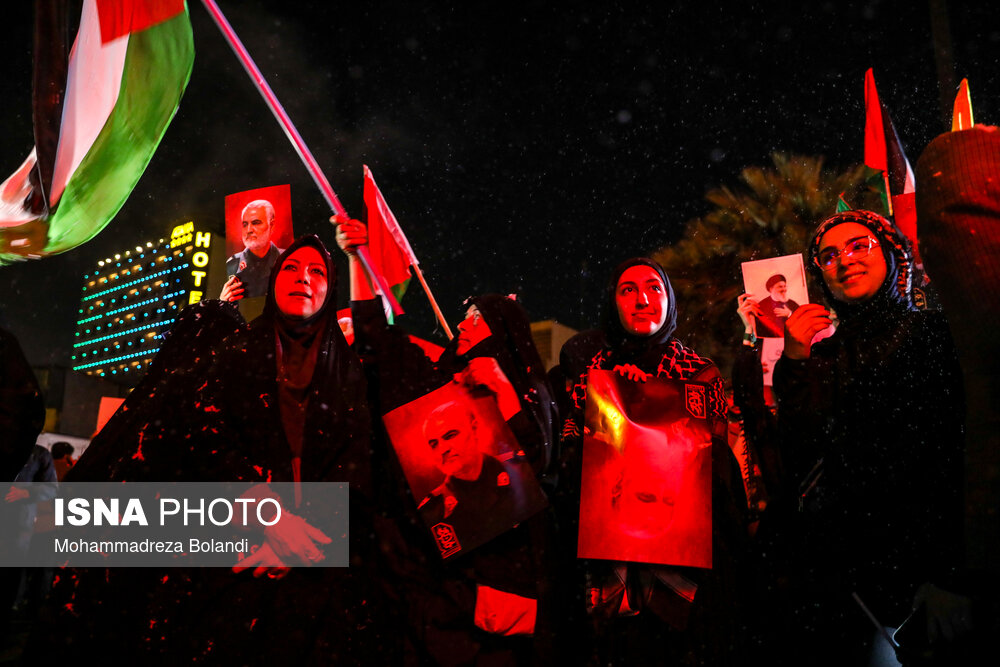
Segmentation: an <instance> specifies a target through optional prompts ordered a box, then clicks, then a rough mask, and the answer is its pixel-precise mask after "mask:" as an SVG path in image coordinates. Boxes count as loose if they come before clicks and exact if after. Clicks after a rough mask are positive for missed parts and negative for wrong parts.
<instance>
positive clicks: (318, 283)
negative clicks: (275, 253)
mask: <svg viewBox="0 0 1000 667" xmlns="http://www.w3.org/2000/svg"><path fill="white" fill-rule="evenodd" d="M326 289H327V275H326V262H324V261H323V257H322V256H321V255H320V254H319V251H317V250H316V249H315V248H312V247H309V246H304V247H302V248H299V249H298V250H296V251H295V252H293V253H292V254H291V255H289V256H288V257H286V258H285V261H284V262H282V264H281V269H280V270H279V271H278V276H277V278H276V279H275V281H274V300H275V302H276V303H277V305H278V310H280V311H281V312H282V313H283V314H285V315H286V316H288V317H291V318H295V319H306V318H308V317H312V316H313V315H315V314H316V313H317V312H319V309H320V308H322V307H323V303H324V302H325V301H326Z"/></svg>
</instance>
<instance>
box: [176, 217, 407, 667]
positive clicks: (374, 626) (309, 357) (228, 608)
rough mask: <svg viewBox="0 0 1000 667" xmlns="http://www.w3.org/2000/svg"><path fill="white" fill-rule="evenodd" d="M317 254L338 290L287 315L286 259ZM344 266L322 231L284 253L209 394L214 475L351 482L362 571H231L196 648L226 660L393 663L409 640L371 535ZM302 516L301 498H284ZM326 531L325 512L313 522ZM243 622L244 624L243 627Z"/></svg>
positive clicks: (193, 639) (354, 558) (219, 583)
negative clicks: (393, 617) (278, 575)
mask: <svg viewBox="0 0 1000 667" xmlns="http://www.w3.org/2000/svg"><path fill="white" fill-rule="evenodd" d="M304 247H311V248H314V249H315V250H316V251H317V252H318V253H319V255H320V256H321V257H322V258H323V260H324V262H325V264H326V271H327V280H328V289H327V298H326V301H325V302H324V303H323V305H322V306H321V308H320V310H319V311H318V312H317V313H315V314H314V315H313V316H311V317H310V318H308V319H306V320H296V319H292V318H289V317H286V316H285V315H283V314H282V313H281V311H280V310H279V308H278V305H277V302H276V300H275V294H274V286H275V280H276V277H277V275H278V272H279V271H280V270H281V267H282V264H283V263H284V261H285V260H286V259H287V258H288V257H289V256H290V255H291V254H292V253H294V252H295V251H296V250H299V249H300V248H304ZM335 294H336V268H335V266H334V264H333V262H332V260H331V258H330V255H329V253H328V252H327V251H326V248H325V247H324V246H323V244H322V243H321V242H320V241H319V239H318V238H316V237H315V236H305V237H302V238H300V239H298V240H297V241H295V243H293V244H292V245H291V246H290V247H289V248H288V249H287V250H285V252H284V253H283V254H282V256H281V258H280V259H279V261H278V262H277V263H276V264H275V266H274V269H273V271H272V273H271V278H270V282H269V290H268V294H267V300H266V303H265V306H264V312H263V314H262V315H261V316H260V317H258V318H257V319H256V320H254V321H253V322H252V323H251V324H250V327H249V329H247V330H245V331H241V332H239V333H238V334H236V335H234V336H231V337H230V338H229V339H227V340H226V342H225V343H224V345H223V349H222V350H221V351H220V352H219V354H218V358H217V361H216V363H215V365H214V367H213V368H212V369H211V371H210V372H209V374H208V378H207V384H206V388H205V390H204V391H203V392H202V394H201V396H200V397H199V401H200V407H201V409H202V410H203V411H204V413H205V416H204V417H203V419H202V422H203V423H205V422H208V421H210V420H212V419H214V420H215V421H216V422H217V424H218V428H217V430H218V433H217V434H215V435H213V437H212V438H211V439H212V440H213V441H214V449H218V450H219V451H220V452H221V454H220V455H219V456H217V457H215V459H214V460H213V463H214V464H215V465H216V466H217V467H216V468H214V469H211V470H205V471H203V474H205V475H206V476H207V477H211V478H216V479H220V480H222V479H224V480H242V479H248V480H257V481H274V482H298V481H302V482H348V483H349V484H350V507H351V513H350V539H351V545H350V547H351V566H350V567H349V568H304V567H297V568H293V569H292V571H291V572H290V573H289V574H288V576H287V577H285V578H284V579H282V580H278V581H274V580H268V579H266V578H264V579H259V580H255V579H252V577H250V576H248V574H243V575H240V576H239V577H236V576H234V575H232V574H230V573H226V576H222V577H215V578H214V579H213V580H211V581H210V582H208V583H207V584H206V586H205V590H203V591H202V594H205V595H210V596H211V598H212V604H211V605H207V606H206V607H205V608H203V609H199V610H194V613H193V614H192V621H193V622H192V623H191V626H192V628H193V629H192V630H191V631H190V634H191V636H190V638H189V640H188V641H189V642H190V645H191V651H192V652H194V653H204V652H205V651H210V652H211V655H214V656H215V657H216V659H223V656H226V659H230V658H231V659H234V660H237V661H238V660H248V661H254V662H263V661H267V660H275V661H278V662H284V663H300V662H305V663H308V664H312V663H315V664H321V663H323V664H330V663H337V664H371V662H372V661H376V662H381V661H383V660H384V661H389V662H391V661H392V660H393V656H394V655H395V654H394V652H393V647H394V646H396V645H397V643H398V642H397V641H396V640H395V633H394V631H389V630H388V628H387V622H386V621H385V615H387V614H388V613H389V612H390V609H389V608H388V607H387V606H386V604H385V602H384V601H383V600H382V597H381V590H380V587H379V585H378V584H379V581H378V579H377V576H376V572H375V568H376V565H377V563H376V561H377V555H376V549H375V545H374V542H373V540H372V538H371V535H372V531H373V525H372V516H371V498H372V489H373V482H372V471H371V431H370V417H369V413H368V407H367V402H366V397H365V395H366V382H365V377H364V371H363V369H362V367H361V363H360V361H359V360H358V358H357V356H356V355H355V354H354V352H353V351H352V350H351V349H350V347H349V346H348V344H347V341H346V340H345V339H344V336H343V333H342V332H341V330H340V327H339V325H338V323H337V318H336V307H335V305H334V298H335ZM282 501H283V504H284V505H285V507H286V509H288V510H289V511H292V512H294V513H299V512H296V509H295V506H294V505H295V503H294V499H293V498H283V499H282ZM303 516H304V518H305V519H306V520H307V521H310V523H315V524H316V525H317V527H319V528H321V529H323V527H324V525H325V524H324V523H323V521H324V519H325V517H322V516H312V515H310V514H308V513H306V514H304V515H303ZM233 626H236V627H238V628H240V631H237V632H234V631H233V630H232V628H233Z"/></svg>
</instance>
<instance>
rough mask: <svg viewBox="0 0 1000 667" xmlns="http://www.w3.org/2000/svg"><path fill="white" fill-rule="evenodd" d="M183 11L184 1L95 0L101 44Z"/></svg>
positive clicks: (150, 25)
mask: <svg viewBox="0 0 1000 667" xmlns="http://www.w3.org/2000/svg"><path fill="white" fill-rule="evenodd" d="M183 11H184V0H97V15H98V17H99V19H100V24H101V42H102V43H104V44H107V43H108V42H110V41H112V40H115V39H118V38H119V37H122V36H123V35H127V34H129V33H132V32H139V31H140V30H145V29H146V28H151V27H152V26H154V25H156V24H158V23H163V22H164V21H166V20H168V19H171V18H173V17H175V16H177V15H178V14H180V13H181V12H183Z"/></svg>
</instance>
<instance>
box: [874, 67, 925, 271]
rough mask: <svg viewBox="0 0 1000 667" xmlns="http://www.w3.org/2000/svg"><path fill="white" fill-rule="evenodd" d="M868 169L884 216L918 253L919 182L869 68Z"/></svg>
mask: <svg viewBox="0 0 1000 667" xmlns="http://www.w3.org/2000/svg"><path fill="white" fill-rule="evenodd" d="M865 166H866V167H868V168H869V169H870V170H871V175H870V176H869V179H868V181H869V183H872V184H873V185H874V188H875V189H876V190H878V191H879V192H880V193H881V194H882V196H883V202H884V205H885V207H886V211H885V213H886V214H887V215H889V216H891V217H892V219H893V222H895V223H896V226H897V227H899V230H900V231H901V232H902V233H903V234H905V235H906V237H907V238H909V240H910V243H911V244H912V245H913V248H914V252H916V248H917V211H916V202H915V197H916V195H915V194H914V193H915V183H916V179H915V178H914V174H913V168H912V167H911V166H910V161H909V160H907V159H906V153H905V152H903V145H902V143H900V141H899V135H898V134H896V128H895V126H893V124H892V118H891V117H890V116H889V110H888V109H886V108H885V106H884V105H883V104H882V102H881V101H880V100H879V97H878V91H877V90H876V89H875V75H874V74H873V73H872V70H871V69H870V68H869V69H868V71H867V72H865ZM917 261H918V263H919V262H920V260H919V258H918V260H917Z"/></svg>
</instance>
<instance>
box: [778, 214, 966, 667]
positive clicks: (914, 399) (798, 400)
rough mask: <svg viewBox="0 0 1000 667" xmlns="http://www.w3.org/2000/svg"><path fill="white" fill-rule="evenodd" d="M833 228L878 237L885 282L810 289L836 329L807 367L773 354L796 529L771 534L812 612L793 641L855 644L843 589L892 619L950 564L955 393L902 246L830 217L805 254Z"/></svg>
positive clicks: (953, 376) (957, 477)
mask: <svg viewBox="0 0 1000 667" xmlns="http://www.w3.org/2000/svg"><path fill="white" fill-rule="evenodd" d="M843 222H854V223H858V224H861V225H863V226H865V227H867V228H868V229H869V230H870V231H871V233H872V234H873V236H875V237H876V238H877V239H878V241H879V247H880V250H881V252H882V254H883V256H884V257H885V260H886V265H887V269H888V271H887V276H886V279H885V282H884V283H883V285H882V287H881V289H880V291H879V292H878V293H877V294H876V295H875V296H874V297H872V298H871V299H870V300H869V301H867V302H864V303H860V304H847V303H843V302H839V301H836V300H834V299H833V296H832V294H831V293H830V292H829V290H828V289H826V285H825V283H823V286H824V289H825V291H826V293H827V297H828V299H830V301H831V304H832V305H833V307H834V308H835V309H836V312H837V314H838V316H839V317H840V320H841V324H840V326H839V327H838V329H837V331H836V333H834V334H833V336H831V337H830V338H827V339H825V340H823V341H820V342H818V343H816V344H815V345H813V346H812V350H811V353H810V357H809V358H808V359H805V360H793V359H788V358H786V357H782V358H781V359H780V360H779V362H778V364H777V366H776V368H775V375H774V389H775V393H776V394H777V396H778V400H779V412H778V414H779V428H780V431H781V438H782V451H783V458H784V461H785V462H786V465H787V467H788V469H789V471H790V473H791V474H792V475H794V476H795V477H796V478H797V479H798V480H800V483H801V496H800V505H801V513H800V514H799V517H800V518H801V522H800V525H798V526H797V529H796V530H786V531H785V534H786V535H788V536H790V537H793V538H796V541H794V542H792V543H791V544H790V545H789V547H788V548H789V550H790V551H791V552H792V553H794V562H796V563H798V564H799V566H800V567H799V569H798V571H797V573H796V577H795V580H794V583H793V586H794V587H795V589H796V590H795V594H796V595H797V596H798V597H799V600H800V605H801V608H802V609H804V610H809V609H813V610H815V609H822V612H821V614H820V616H821V617H819V618H817V615H816V614H812V615H809V614H808V613H806V612H803V614H805V615H804V616H802V617H800V618H798V619H796V622H797V623H798V624H799V625H801V626H803V627H802V628H800V629H801V630H802V632H800V633H799V635H798V636H800V637H805V636H811V635H807V634H804V633H816V635H815V636H820V637H826V638H835V639H836V640H837V643H838V646H847V645H853V646H857V641H854V642H852V641H851V639H856V637H857V635H858V634H862V635H864V636H867V635H868V634H870V628H869V627H867V625H866V620H865V618H864V617H863V616H862V615H861V614H860V613H859V612H858V609H857V608H856V606H855V604H854V603H853V602H852V600H851V599H850V597H849V596H850V594H851V592H852V591H856V592H857V593H858V594H859V595H860V597H861V598H862V599H863V600H864V601H865V602H866V604H868V605H869V607H871V608H872V609H873V610H875V611H876V613H877V614H878V615H879V616H880V618H884V622H885V623H899V622H900V621H901V620H902V619H903V618H905V617H906V615H907V614H908V612H909V610H910V602H911V600H912V598H913V594H914V592H915V591H916V588H917V586H918V585H920V584H921V583H923V582H924V581H932V582H936V583H940V584H945V585H947V580H948V579H949V578H950V577H951V576H952V574H953V570H954V568H955V567H956V566H957V565H958V563H959V561H960V559H961V526H962V518H961V517H962V514H961V489H962V468H961V465H962V443H963V432H962V413H963V398H962V383H961V382H962V381H961V373H960V370H959V367H958V362H957V357H956V353H955V349H954V345H953V344H952V340H951V336H950V334H949V332H948V326H947V323H946V322H945V319H944V317H943V316H942V315H941V314H940V313H936V312H927V311H919V310H917V309H916V308H915V307H914V305H913V303H912V300H911V286H910V274H911V262H912V256H911V254H910V249H909V244H908V243H907V241H906V239H905V238H904V237H903V236H902V235H901V234H900V233H899V232H898V231H897V230H896V229H895V228H894V227H893V226H892V225H891V223H889V222H888V221H887V220H885V219H884V218H881V217H880V216H877V215H875V214H872V213H870V212H867V211H850V212H845V213H841V214H838V215H837V216H835V217H834V218H831V219H830V220H828V221H827V222H825V223H824V224H823V225H821V226H820V227H819V229H817V231H816V233H815V235H814V238H813V242H812V243H811V245H810V257H811V258H812V257H815V256H816V254H817V252H818V251H819V249H820V248H819V241H820V239H821V238H822V236H823V234H824V233H825V232H826V231H827V230H829V229H831V228H832V227H833V226H835V225H836V224H840V223H843ZM810 267H811V270H813V272H814V274H815V275H816V277H817V278H819V279H820V281H822V277H821V272H820V271H819V269H818V267H815V265H814V264H812V263H810ZM838 650H840V649H838ZM843 650H847V649H843ZM831 655H840V654H839V653H837V651H836V650H835V651H834V652H833V653H832V654H831Z"/></svg>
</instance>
